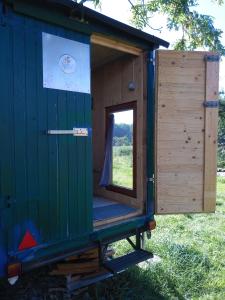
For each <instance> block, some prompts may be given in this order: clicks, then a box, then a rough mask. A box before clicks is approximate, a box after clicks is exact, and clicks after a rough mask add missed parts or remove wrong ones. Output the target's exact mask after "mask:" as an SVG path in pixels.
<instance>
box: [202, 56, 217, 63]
mask: <svg viewBox="0 0 225 300" xmlns="http://www.w3.org/2000/svg"><path fill="white" fill-rule="evenodd" d="M205 61H210V62H215V61H220V56H219V55H206V56H205Z"/></svg>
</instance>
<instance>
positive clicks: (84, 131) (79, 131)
mask: <svg viewBox="0 0 225 300" xmlns="http://www.w3.org/2000/svg"><path fill="white" fill-rule="evenodd" d="M48 134H50V135H69V134H71V135H73V136H88V128H73V129H72V130H48Z"/></svg>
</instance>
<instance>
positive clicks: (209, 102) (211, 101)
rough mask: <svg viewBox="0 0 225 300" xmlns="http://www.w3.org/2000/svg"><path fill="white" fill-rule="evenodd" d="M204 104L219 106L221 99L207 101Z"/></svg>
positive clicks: (212, 106)
mask: <svg viewBox="0 0 225 300" xmlns="http://www.w3.org/2000/svg"><path fill="white" fill-rule="evenodd" d="M203 106H204V107H208V108H217V107H219V101H215V100H210V101H205V102H204V103H203Z"/></svg>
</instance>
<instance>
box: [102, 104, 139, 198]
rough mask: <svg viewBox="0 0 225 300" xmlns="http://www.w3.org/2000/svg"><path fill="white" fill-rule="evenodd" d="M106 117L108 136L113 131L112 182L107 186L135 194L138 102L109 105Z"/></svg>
mask: <svg viewBox="0 0 225 300" xmlns="http://www.w3.org/2000/svg"><path fill="white" fill-rule="evenodd" d="M106 117H107V120H106V121H107V126H106V131H107V132H106V137H107V134H109V132H110V131H111V137H110V138H111V145H110V147H111V153H112V154H111V156H112V157H111V160H112V163H111V170H110V172H111V176H110V184H109V186H108V187H107V188H108V189H111V190H114V191H116V192H119V193H124V194H127V195H130V196H135V194H136V103H135V102H132V103H126V104H122V105H116V106H112V107H108V108H107V111H106ZM110 127H111V128H110ZM106 140H107V138H106Z"/></svg>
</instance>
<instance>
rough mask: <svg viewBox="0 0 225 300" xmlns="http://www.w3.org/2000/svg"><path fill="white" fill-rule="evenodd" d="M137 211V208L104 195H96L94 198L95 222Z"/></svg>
mask: <svg viewBox="0 0 225 300" xmlns="http://www.w3.org/2000/svg"><path fill="white" fill-rule="evenodd" d="M136 211H137V209H135V208H133V207H130V206H128V205H125V204H120V203H118V202H115V201H112V200H109V199H105V198H103V197H94V199H93V219H94V222H98V221H103V220H107V219H112V218H117V217H121V216H126V215H128V214H130V213H135V212H136Z"/></svg>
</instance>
